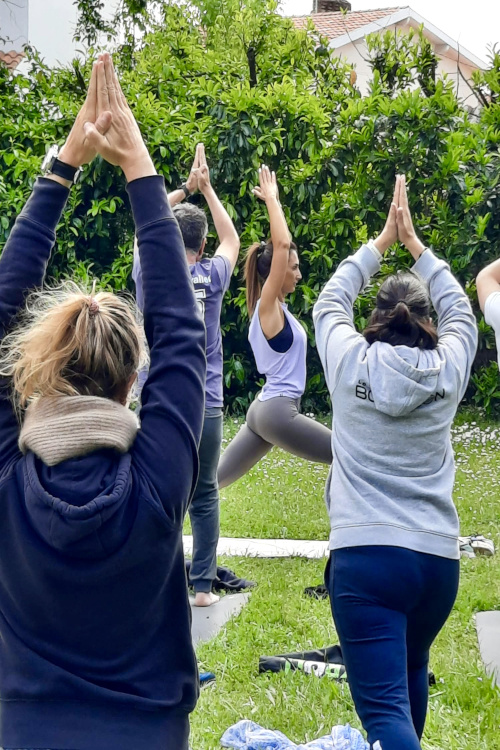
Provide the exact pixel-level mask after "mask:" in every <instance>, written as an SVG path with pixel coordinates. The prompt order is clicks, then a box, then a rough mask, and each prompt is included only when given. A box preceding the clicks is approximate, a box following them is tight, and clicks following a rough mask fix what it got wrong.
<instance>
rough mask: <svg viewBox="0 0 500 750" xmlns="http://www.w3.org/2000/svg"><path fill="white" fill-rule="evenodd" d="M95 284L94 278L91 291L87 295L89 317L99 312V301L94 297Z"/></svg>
mask: <svg viewBox="0 0 500 750" xmlns="http://www.w3.org/2000/svg"><path fill="white" fill-rule="evenodd" d="M96 284H97V279H94V281H93V283H92V291H91V292H90V296H89V315H90V317H91V318H92V317H93V316H94V315H97V313H98V312H99V302H98V301H97V300H96V299H95V297H94V294H95V287H96Z"/></svg>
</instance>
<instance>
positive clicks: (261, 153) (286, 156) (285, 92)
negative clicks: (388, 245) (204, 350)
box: [0, 0, 500, 411]
mask: <svg viewBox="0 0 500 750" xmlns="http://www.w3.org/2000/svg"><path fill="white" fill-rule="evenodd" d="M94 4H95V2H94ZM144 5H145V4H144V3H142V2H140V3H137V7H136V8H135V11H134V12H135V13H136V14H137V13H139V14H140V13H142V8H143V6H144ZM154 9H155V12H154V13H153V14H151V15H149V16H147V17H145V16H141V18H142V20H141V26H142V28H143V30H144V33H145V35H144V36H143V37H142V40H141V43H140V45H138V44H136V46H135V48H132V47H131V46H130V44H126V45H124V47H123V48H122V49H120V48H118V49H117V53H116V56H115V57H116V60H117V64H118V67H119V68H120V70H121V77H122V81H123V88H124V90H125V93H126V95H127V96H128V98H129V101H131V103H132V105H133V107H134V111H135V113H136V115H137V117H138V120H139V121H140V124H141V127H142V131H143V133H144V134H145V137H146V141H147V143H148V146H149V148H150V150H151V152H152V154H153V157H154V159H155V162H156V164H157V167H158V169H159V171H160V172H161V173H162V174H163V175H164V176H165V179H166V182H167V185H168V186H169V188H170V189H172V188H174V187H176V186H177V185H178V184H179V183H180V182H181V181H182V180H183V178H185V176H186V174H187V171H188V169H189V165H190V162H191V159H192V156H193V153H194V149H195V145H196V143H197V142H198V141H200V140H203V141H204V142H205V144H206V149H207V154H208V157H209V161H210V165H211V168H212V180H213V182H214V185H215V188H216V190H217V192H218V193H219V195H220V197H221V199H222V201H223V203H224V204H225V205H226V206H227V208H228V210H229V212H230V214H231V216H232V218H233V219H234V221H235V224H236V226H237V229H238V231H239V232H240V234H241V237H242V247H243V248H245V247H247V246H248V245H250V244H251V243H252V242H253V241H255V240H260V239H262V238H264V237H266V236H267V234H268V232H269V227H268V221H267V217H266V212H265V208H264V206H263V205H262V204H259V203H258V202H257V200H256V199H255V198H254V197H253V196H252V194H251V187H252V185H253V184H254V183H255V180H256V174H257V168H258V166H259V164H260V163H261V162H265V163H267V164H269V165H270V167H271V168H272V169H274V170H276V172H277V174H278V178H279V183H280V191H281V200H282V203H283V206H284V210H285V213H286V216H287V219H288V221H289V226H290V230H291V232H292V235H293V237H294V239H295V240H296V242H297V244H298V246H299V249H300V257H301V267H302V272H303V276H304V278H303V282H302V283H301V284H300V285H299V288H298V289H297V291H296V292H295V294H294V295H292V297H291V300H290V303H291V307H292V309H293V310H294V311H295V312H297V314H298V316H299V318H300V319H301V320H302V322H303V324H304V325H305V327H306V329H307V332H308V336H309V341H310V344H311V349H310V352H309V360H308V374H309V381H308V385H307V390H306V394H305V399H304V406H305V408H306V409H307V410H309V409H315V410H325V409H327V408H328V399H327V392H326V388H325V383H324V379H323V375H322V371H321V367H320V363H319V359H318V357H317V355H316V351H315V349H314V336H313V329H312V321H311V308H312V305H313V304H314V302H315V300H316V298H317V295H318V293H319V291H320V289H321V288H322V286H323V285H324V283H325V281H326V280H327V279H328V277H329V275H330V274H331V273H332V271H333V270H334V268H335V267H336V265H337V264H338V263H339V261H340V260H342V259H343V258H344V257H346V256H347V255H348V254H350V253H351V252H352V251H353V250H354V249H356V248H357V246H358V245H359V244H360V243H361V242H362V241H363V240H366V239H367V238H368V237H370V236H374V235H376V234H377V233H378V232H379V231H380V230H381V228H382V226H383V223H384V221H385V217H386V212H387V207H388V203H389V200H390V196H391V194H392V186H393V182H394V178H395V175H396V173H398V172H405V173H406V174H407V176H408V180H409V190H410V202H411V206H412V210H413V214H414V218H415V223H416V226H417V227H418V229H419V231H420V234H421V235H422V237H423V239H424V241H425V242H426V243H427V244H430V245H432V246H434V247H435V248H436V249H437V250H438V251H439V252H441V253H442V254H443V255H444V257H445V258H446V259H447V260H448V262H449V263H450V265H451V267H452V269H453V271H454V273H456V274H457V276H458V277H459V279H460V280H461V282H462V283H464V284H468V289H470V294H471V299H472V300H473V304H474V305H475V307H476V309H477V302H476V301H475V297H474V294H473V293H474V287H473V285H472V284H471V283H470V282H471V280H472V279H473V278H474V276H475V274H476V273H477V271H478V270H479V269H480V268H481V267H483V266H484V265H485V264H486V263H487V262H489V261H490V260H492V259H493V258H495V257H496V256H497V254H498V247H497V246H498V240H499V238H500V187H499V176H500V170H499V163H498V160H499V156H498V145H499V143H500V128H499V127H498V121H499V113H500V104H499V103H498V102H497V98H495V96H492V97H488V96H486V94H485V93H484V92H487V91H493V92H496V91H497V90H500V85H499V81H500V73H499V71H500V66H499V65H498V60H497V59H496V58H495V59H494V60H493V61H492V62H493V63H494V64H493V66H492V70H491V71H489V72H488V74H487V75H486V76H483V77H482V78H481V77H480V76H479V77H478V79H477V81H476V85H477V86H478V87H479V88H480V89H481V92H482V95H483V98H485V99H486V100H487V102H488V107H486V108H485V109H484V110H483V111H482V113H481V114H480V115H479V117H477V116H476V115H474V114H470V113H469V112H468V111H467V110H465V109H464V108H463V107H462V106H461V104H460V102H459V101H457V98H456V95H455V92H454V89H453V83H452V82H451V81H446V80H444V81H443V80H436V77H435V67H433V57H432V51H431V50H430V49H429V48H428V45H426V44H425V41H424V40H423V39H422V37H421V36H418V35H417V37H416V38H415V39H414V40H407V39H403V38H399V37H396V38H395V37H394V35H389V36H385V37H381V38H380V37H374V38H373V39H372V40H371V41H370V44H369V48H370V55H371V59H372V65H373V69H374V74H373V80H372V84H371V90H370V94H369V96H367V97H365V98H361V96H360V94H359V92H358V91H357V89H356V88H355V87H354V86H353V85H352V83H351V81H352V78H351V70H350V69H349V68H348V67H347V66H346V65H345V64H344V63H343V62H342V61H340V60H338V59H337V58H335V56H334V55H333V53H332V52H331V50H330V49H329V47H328V45H327V41H326V40H325V39H321V38H320V37H318V36H317V34H316V33H315V32H314V30H313V29H312V28H311V29H309V31H308V32H306V31H298V30H296V29H295V28H293V25H292V23H291V21H290V20H289V19H285V18H282V17H281V16H279V15H278V14H277V13H276V6H275V3H274V2H271V0H266V2H261V0H248V2H247V3H246V4H243V5H242V4H241V3H240V2H239V1H238V2H237V0H197V2H196V3H194V4H193V5H191V6H178V5H175V4H169V3H164V2H156V3H154ZM200 20H202V21H203V27H201V26H200ZM202 28H203V30H202ZM131 35H132V37H133V29H132V30H131V27H130V25H129V27H128V39H129V41H130V38H131ZM88 74H89V63H86V64H79V63H78V62H76V61H75V62H74V63H73V65H72V66H71V67H68V68H63V69H55V70H48V69H47V68H46V67H45V66H44V65H43V63H42V62H41V61H40V60H39V59H38V58H37V56H36V55H35V54H34V55H33V56H32V57H31V72H30V73H29V75H25V76H22V75H14V76H11V75H9V74H8V73H7V72H6V71H5V70H1V69H0V106H1V112H2V115H1V117H2V121H1V126H0V154H1V156H0V161H1V163H2V171H1V175H0V200H1V206H2V211H1V212H0V214H1V218H0V242H4V241H5V239H6V238H7V236H8V232H9V230H10V227H11V226H12V223H13V221H14V219H15V217H16V215H17V214H18V212H19V210H20V208H21V206H22V204H23V202H24V201H25V199H26V198H27V196H28V194H29V192H30V189H31V186H32V184H33V180H34V178H35V176H36V175H37V173H38V172H39V167H40V160H41V158H42V156H43V153H44V152H45V148H46V146H47V144H50V143H52V142H54V141H58V142H62V141H63V139H64V136H65V134H66V133H67V132H68V130H69V128H70V126H71V122H72V119H73V117H74V116H75V114H76V112H77V110H78V107H79V106H80V103H81V101H82V99H83V96H84V91H85V80H86V79H87V77H88ZM410 79H412V80H418V81H419V82H420V86H421V88H417V89H408V87H407V84H408V81H409V80H410ZM495 86H496V87H497V88H495ZM193 200H195V201H196V202H199V203H200V205H203V204H202V202H201V200H200V198H199V197H195V198H194V199H193ZM70 206H71V210H70V211H68V212H66V213H65V215H64V217H63V219H62V222H61V226H60V227H59V232H58V243H57V251H56V253H55V254H54V257H53V260H52V262H51V266H50V273H51V274H52V275H53V276H55V277H59V276H61V275H64V274H70V275H72V276H76V277H77V278H82V277H86V276H88V275H89V274H93V275H97V276H99V277H100V278H101V283H102V284H104V285H106V286H108V287H110V288H112V289H115V290H119V289H123V288H125V287H129V288H132V287H131V282H130V272H131V260H132V231H133V226H132V221H131V217H130V213H129V211H128V210H127V197H126V194H125V182H124V179H123V177H122V176H121V175H120V174H118V172H117V171H116V170H114V169H112V168H110V167H109V166H108V165H106V164H105V163H102V162H101V161H100V160H96V161H95V162H94V164H93V165H92V166H91V167H89V168H88V169H87V172H86V175H85V176H84V179H83V184H82V186H81V187H79V188H77V189H76V190H73V191H72V194H71V197H70ZM214 243H215V238H214V236H213V234H212V235H211V237H210V242H209V246H210V249H213V247H214ZM242 255H243V253H242ZM410 263H411V259H410V258H409V257H408V254H407V253H405V251H404V250H403V249H402V248H398V249H394V250H393V251H392V252H390V253H388V255H387V257H386V259H385V263H384V272H385V273H391V272H393V271H394V270H395V269H396V268H400V267H402V266H405V265H410ZM240 271H241V265H240V268H239V269H238V273H239V272H240ZM375 290H376V284H375V285H372V286H370V287H369V288H368V289H367V290H366V291H365V292H364V293H363V294H362V295H361V297H360V299H359V300H358V302H357V303H356V317H357V322H358V324H360V325H362V324H363V322H364V321H365V320H366V317H367V315H368V312H369V309H370V306H371V304H372V301H373V296H374V292H375ZM222 320H223V330H224V353H225V382H226V393H227V403H228V405H229V407H230V408H232V409H234V410H239V411H242V410H244V409H245V408H246V407H247V405H248V402H249V400H251V398H253V395H254V394H255V392H256V390H257V389H258V387H259V381H260V378H259V376H258V373H256V371H255V366H254V362H253V358H252V356H251V352H250V350H249V346H248V342H247V330H248V317H247V313H246V307H245V302H244V292H243V288H242V281H241V275H240V274H239V275H238V277H237V278H235V279H233V283H232V285H231V290H230V292H229V293H228V295H227V297H226V300H225V306H224V311H223V318H222ZM481 333H482V335H481V347H482V351H483V350H487V357H486V359H485V358H484V356H483V359H482V360H480V366H481V367H482V366H483V364H484V363H486V364H487V362H488V357H490V356H494V351H491V352H490V350H489V348H490V347H491V346H492V345H493V339H492V338H491V334H490V333H489V332H488V330H487V328H486V327H485V326H484V325H483V326H482V329H481ZM491 372H492V370H491ZM488 373H490V371H489V370H488V371H486V374H481V373H479V374H477V376H476V377H475V379H474V381H473V387H472V389H471V391H470V393H471V398H473V399H474V400H475V401H476V402H479V403H482V404H484V405H486V398H487V396H484V397H483V396H482V395H481V394H483V393H484V389H483V379H484V378H487V377H490V375H488ZM492 393H494V391H493V392H492ZM490 401H491V394H490Z"/></svg>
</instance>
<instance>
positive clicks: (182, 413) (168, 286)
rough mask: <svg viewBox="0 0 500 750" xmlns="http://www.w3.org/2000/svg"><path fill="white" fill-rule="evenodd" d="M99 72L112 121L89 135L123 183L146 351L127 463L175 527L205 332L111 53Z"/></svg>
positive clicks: (194, 433) (188, 487)
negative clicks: (148, 486) (138, 417)
mask: <svg viewBox="0 0 500 750" xmlns="http://www.w3.org/2000/svg"><path fill="white" fill-rule="evenodd" d="M104 73H105V76H106V80H105V81H103V82H102V90H103V91H104V92H105V96H107V100H104V101H103V102H102V107H103V109H106V108H107V109H109V110H110V111H111V113H112V118H113V119H112V123H111V126H110V128H109V131H108V132H107V133H106V135H105V136H101V135H99V133H97V131H96V130H95V128H93V127H92V125H89V126H88V128H87V131H88V137H89V138H91V139H92V142H93V143H94V144H95V147H96V149H97V150H98V151H99V153H100V154H102V156H103V157H104V158H105V159H107V160H108V161H109V162H110V163H112V164H117V165H119V166H120V167H121V168H122V169H123V171H124V173H125V177H126V178H127V181H128V186H127V191H128V194H129V198H130V202H131V205H132V213H133V216H134V222H135V227H136V236H137V244H138V247H139V256H140V266H141V273H142V283H143V293H144V327H145V331H146V337H147V340H148V344H149V349H150V368H149V375H148V378H147V381H146V383H145V385H144V388H143V391H142V408H141V429H140V431H139V433H138V435H137V438H136V441H135V443H134V446H133V448H132V460H133V461H134V463H135V465H136V467H137V469H138V470H139V471H140V472H141V473H142V474H143V476H144V478H145V480H146V481H148V482H149V483H150V484H151V486H152V487H153V488H154V490H155V495H156V496H157V497H158V500H159V502H161V504H162V505H163V508H164V510H165V512H166V514H167V516H168V517H169V519H170V521H171V522H172V523H173V524H175V525H177V526H180V525H181V524H182V522H183V519H184V515H185V512H186V510H187V506H188V502H189V498H190V496H191V494H192V492H193V490H194V487H195V485H196V480H197V475H198V443H199V440H200V436H201V427H202V421H203V407H204V383H205V369H206V362H205V328H204V325H203V321H202V319H201V316H200V313H199V312H198V306H197V304H196V300H195V297H194V290H193V284H192V281H191V276H190V273H189V270H188V265H187V261H186V253H185V250H184V244H183V242H182V236H181V233H180V230H179V227H178V225H177V222H176V221H175V219H174V217H173V214H172V209H171V207H170V205H169V202H168V198H167V192H166V190H165V184H164V181H163V178H162V177H159V176H158V175H156V170H155V168H154V165H153V162H152V160H151V157H150V156H149V153H148V151H147V149H146V146H145V144H144V141H143V140H142V136H141V134H140V131H139V128H138V125H137V123H136V121H135V118H134V116H133V114H132V112H131V110H130V108H129V106H128V104H127V102H126V100H125V97H124V95H123V93H122V92H121V89H120V85H119V82H118V80H117V78H116V74H115V71H114V68H113V64H112V61H111V58H110V57H109V55H105V69H104ZM99 88H101V86H100V87H99ZM98 103H99V102H98Z"/></svg>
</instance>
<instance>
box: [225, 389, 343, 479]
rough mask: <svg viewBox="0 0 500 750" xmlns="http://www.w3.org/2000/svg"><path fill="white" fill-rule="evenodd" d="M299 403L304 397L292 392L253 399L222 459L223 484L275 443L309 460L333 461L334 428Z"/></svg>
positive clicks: (242, 473)
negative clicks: (308, 414)
mask: <svg viewBox="0 0 500 750" xmlns="http://www.w3.org/2000/svg"><path fill="white" fill-rule="evenodd" d="M299 407H300V399H298V398H289V397H288V396H276V397H275V398H270V399H268V400H267V401H260V400H259V399H258V398H256V399H255V400H254V401H253V402H252V404H251V406H250V408H249V410H248V412H247V421H246V422H245V424H244V425H243V426H242V427H241V429H240V430H239V432H238V434H237V435H236V437H235V438H234V439H233V440H232V441H231V442H230V443H229V445H228V447H227V448H226V450H225V451H224V453H223V454H222V456H221V459H220V461H219V469H218V478H219V487H220V488H222V487H227V486H228V485H230V484H232V483H233V482H235V481H236V480H237V479H239V478H240V477H242V476H243V475H244V474H246V473H247V471H249V470H250V469H251V468H252V466H255V464H256V463H257V462H258V461H260V459H261V458H263V456H265V455H266V453H268V451H270V450H271V448H272V447H273V445H277V446H278V447H279V448H283V450H285V451H288V452H289V453H293V454H294V455H295V456H299V458H305V459H307V460H308V461H315V462H317V463H323V464H328V465H329V464H331V463H332V433H331V430H329V429H328V427H325V426H324V425H322V424H320V423H319V422H316V421H315V420H314V419H310V418H309V417H306V416H304V414H300V412H299Z"/></svg>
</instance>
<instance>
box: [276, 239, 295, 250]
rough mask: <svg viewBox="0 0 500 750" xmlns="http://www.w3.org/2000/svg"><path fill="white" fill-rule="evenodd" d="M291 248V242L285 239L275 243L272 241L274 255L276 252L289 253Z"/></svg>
mask: <svg viewBox="0 0 500 750" xmlns="http://www.w3.org/2000/svg"><path fill="white" fill-rule="evenodd" d="M291 247H292V242H291V240H290V239H289V238H288V239H286V240H285V239H283V240H278V241H277V242H274V241H273V252H274V253H276V252H278V253H279V252H281V253H289V252H290V249H291Z"/></svg>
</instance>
